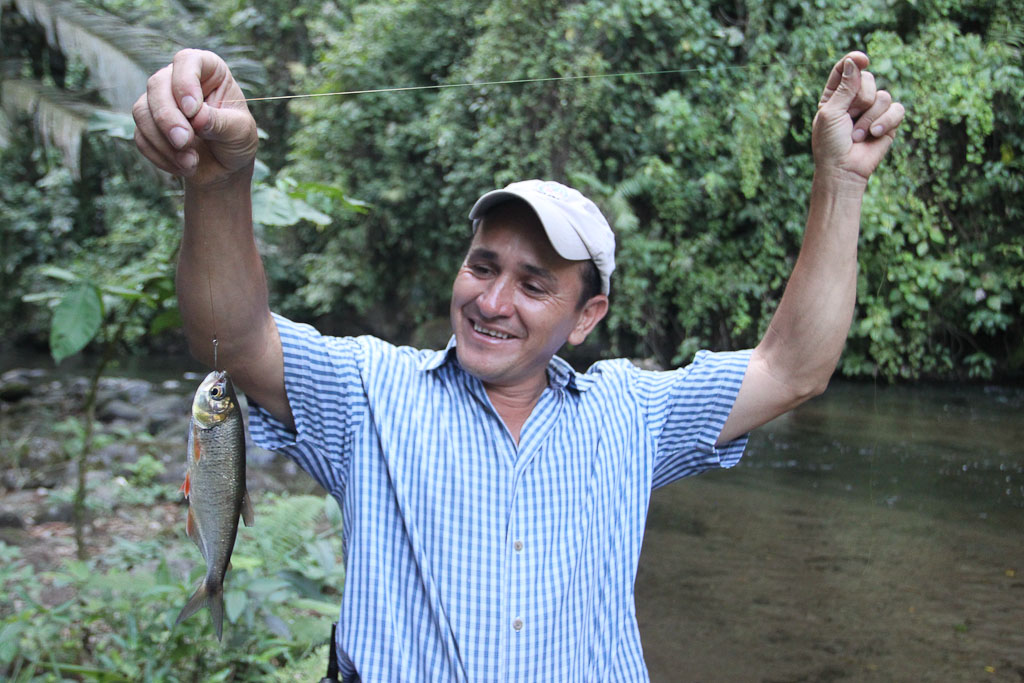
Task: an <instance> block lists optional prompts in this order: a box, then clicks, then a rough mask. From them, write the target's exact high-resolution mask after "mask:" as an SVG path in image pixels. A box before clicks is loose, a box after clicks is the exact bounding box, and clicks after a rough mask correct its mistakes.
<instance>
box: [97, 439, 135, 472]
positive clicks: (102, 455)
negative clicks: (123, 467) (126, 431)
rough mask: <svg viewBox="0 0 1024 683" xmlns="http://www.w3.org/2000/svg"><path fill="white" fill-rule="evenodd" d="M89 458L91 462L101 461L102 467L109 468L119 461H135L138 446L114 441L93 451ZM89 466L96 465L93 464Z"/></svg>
mask: <svg viewBox="0 0 1024 683" xmlns="http://www.w3.org/2000/svg"><path fill="white" fill-rule="evenodd" d="M89 459H90V460H92V461H93V463H103V467H105V468H110V467H114V466H116V465H118V464H121V463H128V462H135V461H136V460H138V459H139V447H138V446H137V445H135V444H133V443H125V442H124V441H115V442H114V443H112V444H110V445H108V446H104V447H103V448H101V449H99V450H97V451H95V452H94V453H93V454H92V455H91V456H89ZM91 466H96V465H95V464H93V465H91Z"/></svg>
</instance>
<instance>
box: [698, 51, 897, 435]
mask: <svg viewBox="0 0 1024 683" xmlns="http://www.w3.org/2000/svg"><path fill="white" fill-rule="evenodd" d="M867 65H868V57H867V55H865V54H864V53H862V52H851V53H850V54H848V55H846V56H845V57H844V58H843V59H842V60H840V61H839V62H838V63H837V64H836V65H835V67H833V69H832V73H831V74H830V75H829V79H828V83H827V84H826V85H825V90H824V92H823V94H822V96H821V101H820V102H819V103H818V113H817V115H816V116H815V117H814V126H813V133H812V138H811V144H812V148H813V150H814V182H813V185H812V188H811V202H810V210H809V211H808V216H807V229H806V231H805V233H804V241H803V245H802V246H801V248H800V255H799V257H798V258H797V262H796V265H795V266H794V268H793V274H792V275H791V276H790V279H789V283H788V284H787V285H786V290H785V292H784V293H783V296H782V300H781V301H780V302H779V308H778V310H776V312H775V315H774V316H773V317H772V320H771V322H770V323H769V326H768V331H767V332H766V333H765V335H764V337H763V338H762V339H761V342H760V343H759V344H758V345H757V347H756V348H755V349H754V352H753V355H752V356H751V359H750V365H749V367H748V368H747V372H746V374H745V375H744V377H743V384H742V386H741V387H740V391H739V395H738V396H737V398H736V403H735V405H734V406H733V408H732V412H731V413H730V414H729V419H728V420H726V423H725V426H724V428H723V429H722V433H721V434H720V435H719V439H718V441H719V443H725V442H728V441H731V440H732V439H735V438H736V437H738V436H740V435H742V434H745V433H746V432H748V431H750V430H751V429H753V428H755V427H758V426H760V425H762V424H764V423H765V422H768V421H769V420H771V419H772V418H775V417H777V416H779V415H781V414H782V413H784V412H786V411H788V410H791V409H792V408H795V407H796V406H798V405H800V404H801V403H803V402H804V401H806V400H807V399H809V398H811V397H813V396H816V395H818V394H820V393H821V392H823V391H824V390H825V387H826V386H827V385H828V380H829V378H830V377H831V376H832V372H833V371H834V370H835V367H836V363H837V362H838V360H839V354H840V353H841V352H842V350H843V344H844V343H845V342H846V336H847V334H848V333H849V330H850V322H851V321H852V319H853V308H854V301H855V298H856V292H857V238H858V234H859V232H860V208H861V201H862V199H863V197H864V190H865V189H866V187H867V182H868V178H869V177H870V176H871V174H872V172H874V170H875V168H876V167H877V166H878V164H879V162H881V160H882V158H883V157H884V156H885V153H886V152H887V151H888V149H889V146H890V145H891V144H892V141H893V139H894V138H895V135H896V129H897V127H898V126H899V124H900V122H901V121H902V120H903V114H904V110H903V106H902V105H900V104H899V103H898V102H893V101H892V97H891V96H890V95H889V93H888V92H886V91H884V90H876V88H875V79H874V77H873V76H872V75H871V74H870V73H869V72H867V71H864V69H865V68H866V67H867Z"/></svg>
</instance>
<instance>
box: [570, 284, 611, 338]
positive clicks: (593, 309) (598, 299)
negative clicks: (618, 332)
mask: <svg viewBox="0 0 1024 683" xmlns="http://www.w3.org/2000/svg"><path fill="white" fill-rule="evenodd" d="M607 313H608V297H607V296H606V295H604V294H598V295H596V296H592V297H590V299H588V300H587V303H585V304H583V308H582V309H581V310H580V312H579V313H578V314H577V316H578V317H577V318H576V326H575V327H573V328H572V332H570V333H569V343H570V344H572V345H573V346H579V345H580V344H582V343H583V342H584V340H586V338H587V335H588V334H590V331H591V330H593V329H594V328H595V327H597V324H598V323H599V322H601V320H602V318H604V316H605V315H606V314H607Z"/></svg>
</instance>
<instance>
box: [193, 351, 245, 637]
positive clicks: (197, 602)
mask: <svg viewBox="0 0 1024 683" xmlns="http://www.w3.org/2000/svg"><path fill="white" fill-rule="evenodd" d="M186 461H187V468H186V473H185V483H183V484H182V485H181V491H182V492H183V493H184V494H185V497H186V498H187V499H188V517H187V518H186V520H185V532H186V533H187V534H188V535H189V537H190V538H191V539H192V540H193V541H195V544H196V545H197V546H198V547H199V551H200V552H201V553H202V555H203V559H204V560H206V576H204V577H203V580H202V581H201V582H200V584H199V587H198V588H197V589H196V591H195V593H193V594H192V597H191V598H189V600H188V602H187V603H185V607H183V608H182V610H181V613H180V614H178V620H177V621H176V622H174V623H175V626H177V625H178V624H180V623H181V622H182V621H184V620H185V619H187V618H188V617H190V616H192V615H193V614H195V613H196V612H198V611H199V610H200V609H202V608H203V607H209V608H210V618H211V620H212V621H213V624H214V627H215V628H216V630H217V640H221V639H222V638H221V636H222V633H223V627H224V575H225V574H226V573H227V570H228V568H229V566H230V562H231V552H232V550H234V547H235V537H236V536H237V534H238V518H239V516H241V518H242V520H243V521H244V522H245V525H246V526H252V525H253V511H252V503H251V501H250V500H249V492H248V489H247V488H246V485H245V426H244V424H243V422H242V411H241V409H240V408H239V405H238V397H237V396H236V395H235V388H234V386H233V385H232V383H231V378H230V376H229V375H228V373H227V372H225V371H223V370H220V371H218V370H214V371H213V372H211V373H210V374H208V375H207V376H206V378H205V379H204V380H203V381H202V383H201V384H200V385H199V388H198V389H197V390H196V395H195V397H194V398H193V399H192V417H191V419H190V420H189V434H188V451H187V455H186Z"/></svg>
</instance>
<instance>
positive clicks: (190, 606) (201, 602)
mask: <svg viewBox="0 0 1024 683" xmlns="http://www.w3.org/2000/svg"><path fill="white" fill-rule="evenodd" d="M207 602H208V593H207V591H206V581H203V582H202V583H200V584H199V588H197V589H196V592H195V593H193V594H192V597H191V598H189V599H188V602H186V603H185V606H184V607H182V608H181V613H180V614H179V615H178V620H177V621H175V622H174V625H175V626H177V625H178V624H180V623H181V622H183V621H185V620H186V619H188V618H189V617H190V616H192V615H193V614H195V613H196V612H198V611H199V610H201V609H202V608H203V607H204V606H206V603H207Z"/></svg>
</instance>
